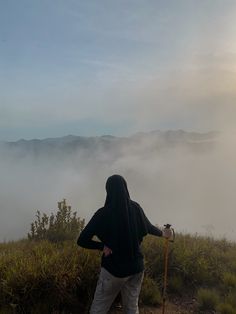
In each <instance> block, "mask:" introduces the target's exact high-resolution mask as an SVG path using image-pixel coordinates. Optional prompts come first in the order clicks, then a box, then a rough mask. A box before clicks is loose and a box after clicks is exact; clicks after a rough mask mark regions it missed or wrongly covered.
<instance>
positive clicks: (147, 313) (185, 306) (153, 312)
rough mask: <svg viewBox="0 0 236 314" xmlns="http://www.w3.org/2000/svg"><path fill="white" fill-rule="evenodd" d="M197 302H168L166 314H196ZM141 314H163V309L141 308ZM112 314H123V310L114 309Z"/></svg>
mask: <svg viewBox="0 0 236 314" xmlns="http://www.w3.org/2000/svg"><path fill="white" fill-rule="evenodd" d="M194 308H196V307H195V300H194V299H192V300H185V301H184V302H183V301H182V302H181V301H180V300H175V301H174V302H172V303H170V302H168V303H167V304H166V310H165V314H191V313H194V312H195V311H194ZM139 310H140V311H139V313H140V314H161V313H162V308H161V307H148V306H144V307H142V306H140V308H139ZM110 313H111V314H122V309H113V310H112V311H111V312H110ZM195 313H196V312H195Z"/></svg>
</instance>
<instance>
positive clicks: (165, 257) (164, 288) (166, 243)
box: [162, 224, 175, 314]
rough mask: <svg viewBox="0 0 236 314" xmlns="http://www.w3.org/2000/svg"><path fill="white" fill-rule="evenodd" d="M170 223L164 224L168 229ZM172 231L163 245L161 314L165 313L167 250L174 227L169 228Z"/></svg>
mask: <svg viewBox="0 0 236 314" xmlns="http://www.w3.org/2000/svg"><path fill="white" fill-rule="evenodd" d="M170 227H171V225H170V224H166V225H165V228H166V229H170ZM171 230H172V232H173V239H172V240H170V239H169V238H165V245H164V283H163V293H162V314H165V306H166V288H167V272H168V257H169V254H168V251H169V241H171V242H174V239H175V232H174V229H173V228H171Z"/></svg>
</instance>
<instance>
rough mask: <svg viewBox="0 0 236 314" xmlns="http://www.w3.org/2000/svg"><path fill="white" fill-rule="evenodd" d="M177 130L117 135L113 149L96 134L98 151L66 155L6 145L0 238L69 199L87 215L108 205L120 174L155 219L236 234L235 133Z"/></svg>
mask: <svg viewBox="0 0 236 314" xmlns="http://www.w3.org/2000/svg"><path fill="white" fill-rule="evenodd" d="M173 133H175V138H174V141H172V142H171V143H170V142H168V143H167V142H165V141H163V138H158V136H159V135H158V134H156V133H155V134H154V135H153V134H152V133H149V134H144V135H140V136H136V137H133V138H132V140H131V141H129V142H126V140H127V139H122V141H123V142H122V145H116V139H115V138H113V139H110V141H111V142H112V143H113V144H112V146H111V147H112V148H111V149H104V148H103V146H102V145H100V144H99V141H100V139H101V138H97V141H98V144H97V146H96V148H95V149H93V150H90V151H88V150H86V149H85V148H80V149H78V150H76V151H74V152H68V153H65V152H64V153H61V155H60V153H59V154H51V155H50V154H49V153H47V152H46V153H45V152H44V153H43V154H39V153H35V154H31V153H30V152H27V151H24V154H22V151H20V150H21V149H20V148H17V149H19V151H17V150H14V151H12V150H6V148H1V154H0V156H1V159H0V173H1V177H0V215H1V220H0V240H1V241H3V240H11V239H18V238H22V237H25V236H26V235H27V232H28V231H29V229H30V223H31V222H32V221H33V220H34V217H35V213H36V210H40V211H43V212H46V213H50V212H52V211H55V210H56V207H57V201H60V200H62V199H63V198H66V199H67V201H68V203H69V204H71V205H72V208H73V209H74V210H76V211H77V212H78V215H79V216H80V217H83V218H85V219H86V221H88V219H89V218H90V217H91V216H92V215H93V213H94V212H95V211H96V210H97V209H98V208H100V207H102V206H103V204H104V201H105V182H106V179H107V177H108V176H110V175H112V174H114V173H118V174H121V175H123V176H124V177H125V179H126V180H127V183H128V187H129V191H130V195H131V198H132V199H133V200H135V201H137V202H138V203H140V205H141V206H142V207H143V209H144V211H145V212H146V215H147V216H148V218H149V219H150V220H151V222H152V223H153V224H157V225H159V226H162V225H163V224H164V223H167V222H168V223H171V224H172V225H173V226H174V227H175V229H176V231H178V232H191V233H196V232H197V233H200V234H204V235H213V236H215V237H227V238H228V239H231V240H236V232H235V227H234V223H235V216H236V214H235V204H236V193H235V191H234V189H235V186H236V168H235V158H236V152H235V147H236V146H235V134H234V133H233V131H229V132H221V133H218V134H217V135H215V136H214V138H211V139H210V140H204V139H202V140H199V139H198V140H196V141H194V140H191V141H190V140H189V138H187V140H186V141H184V142H183V141H180V140H179V133H178V132H173ZM137 138H138V140H137Z"/></svg>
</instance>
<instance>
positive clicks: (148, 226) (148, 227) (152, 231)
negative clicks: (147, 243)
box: [139, 205, 163, 237]
mask: <svg viewBox="0 0 236 314" xmlns="http://www.w3.org/2000/svg"><path fill="white" fill-rule="evenodd" d="M139 208H140V210H141V213H142V215H143V219H144V221H145V225H146V230H147V233H149V234H152V235H155V236H157V237H162V236H163V232H162V230H161V229H159V228H158V227H156V226H154V225H153V224H152V223H151V222H150V221H149V219H148V218H147V216H146V215H145V213H144V211H143V209H142V207H141V206H140V205H139Z"/></svg>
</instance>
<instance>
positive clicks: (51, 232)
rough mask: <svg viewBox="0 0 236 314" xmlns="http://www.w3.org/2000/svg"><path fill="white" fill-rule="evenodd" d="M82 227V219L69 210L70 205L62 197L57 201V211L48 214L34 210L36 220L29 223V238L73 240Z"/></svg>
mask: <svg viewBox="0 0 236 314" xmlns="http://www.w3.org/2000/svg"><path fill="white" fill-rule="evenodd" d="M83 228H84V219H81V218H79V217H77V213H76V212H73V213H72V211H71V206H68V205H67V204H66V200H65V199H64V200H63V201H62V202H58V211H57V213H56V214H53V213H51V215H50V216H48V215H47V214H45V213H43V214H41V212H40V211H37V212H36V220H35V221H34V222H33V223H32V224H31V230H30V233H28V239H29V240H49V241H51V242H60V241H65V240H74V239H75V237H77V236H78V234H79V233H80V232H81V230H82V229H83Z"/></svg>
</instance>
